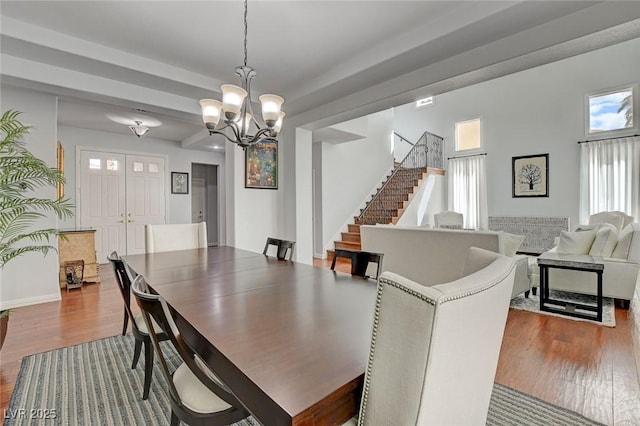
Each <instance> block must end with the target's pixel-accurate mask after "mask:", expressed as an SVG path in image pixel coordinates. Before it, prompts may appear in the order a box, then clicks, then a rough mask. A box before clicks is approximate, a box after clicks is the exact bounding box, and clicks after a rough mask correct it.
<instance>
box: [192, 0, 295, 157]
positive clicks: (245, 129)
mask: <svg viewBox="0 0 640 426" xmlns="http://www.w3.org/2000/svg"><path fill="white" fill-rule="evenodd" d="M236 74H237V75H238V76H239V77H240V79H241V81H242V87H239V86H236V85H233V84H223V85H222V86H220V89H221V91H222V102H220V101H218V100H215V99H202V100H200V105H201V106H202V120H203V121H204V124H205V126H206V127H207V129H208V130H209V134H210V135H213V134H219V135H222V136H224V137H225V138H227V140H228V141H230V142H232V143H235V144H237V145H239V146H241V147H242V149H245V150H246V149H247V147H248V146H251V145H255V144H257V143H262V142H278V140H277V139H276V137H277V136H278V132H280V129H281V128H282V120H283V119H284V116H285V113H284V112H283V111H281V108H282V104H283V103H284V99H283V98H282V97H280V96H278V95H262V96H260V97H259V99H260V102H261V104H262V119H263V120H264V125H263V126H262V127H261V126H260V124H259V123H258V121H257V120H256V118H255V115H254V114H253V110H252V108H251V88H250V86H251V80H252V79H253V78H254V77H255V76H256V72H255V70H254V69H253V68H251V67H250V66H247V0H245V1H244V65H241V66H238V67H236ZM223 113H224V117H222V115H223ZM221 117H222V118H223V124H221V125H220V126H218V123H219V121H220V118H221ZM252 124H253V126H252ZM251 127H254V129H253V130H254V131H255V134H251V133H250V132H251V131H252V129H251ZM226 129H230V130H231V132H230V133H232V136H231V137H230V136H229V134H228V133H229V132H226V131H225V130H226Z"/></svg>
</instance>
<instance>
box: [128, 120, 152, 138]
mask: <svg viewBox="0 0 640 426" xmlns="http://www.w3.org/2000/svg"><path fill="white" fill-rule="evenodd" d="M129 129H130V130H131V132H133V134H134V135H136V136H137V137H141V136H144V135H145V134H146V133H147V132H148V131H149V128H148V127H146V126H143V125H142V121H138V120H136V125H135V126H129Z"/></svg>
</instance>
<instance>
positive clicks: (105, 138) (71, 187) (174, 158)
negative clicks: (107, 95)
mask: <svg viewBox="0 0 640 426" xmlns="http://www.w3.org/2000/svg"><path fill="white" fill-rule="evenodd" d="M152 131H153V130H152ZM152 131H150V134H151V132H152ZM58 140H60V142H61V143H62V146H63V148H64V155H65V157H64V160H65V161H64V165H65V177H66V179H67V183H66V185H65V196H67V197H69V198H71V201H72V202H75V199H76V194H77V189H76V164H77V160H76V146H81V147H85V148H91V149H95V150H97V151H109V150H115V151H119V152H120V151H121V152H124V151H126V152H135V153H147V154H151V155H164V156H167V169H166V170H167V176H166V182H165V188H167V194H166V195H167V203H168V217H167V223H191V197H190V196H189V195H184V194H171V190H170V188H171V172H186V173H189V179H191V178H192V177H193V176H192V174H191V164H192V163H199V164H213V165H218V166H220V167H222V168H224V161H225V160H224V159H225V156H224V154H221V153H218V152H204V151H194V150H188V149H182V148H180V146H179V145H178V144H177V143H174V142H169V141H165V140H161V139H153V138H152V137H149V135H147V136H145V137H143V138H140V139H138V138H136V137H135V136H133V135H123V134H119V133H110V132H101V131H97V130H88V129H79V128H76V127H68V126H60V127H59V128H58ZM220 175H221V176H224V171H223V170H221V171H220ZM189 187H190V188H191V187H192V185H191V182H190V183H189ZM219 187H220V190H221V191H224V188H225V185H224V183H222V184H220V185H219ZM221 199H222V200H224V194H222V197H221ZM220 207H221V209H222V210H224V208H225V206H224V205H222V206H220ZM75 225H76V222H75V219H73V220H71V221H68V222H66V223H63V224H62V226H63V227H66V228H73V227H75ZM221 229H224V227H221ZM222 241H224V240H222Z"/></svg>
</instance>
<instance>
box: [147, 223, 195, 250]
mask: <svg viewBox="0 0 640 426" xmlns="http://www.w3.org/2000/svg"><path fill="white" fill-rule="evenodd" d="M145 242H146V245H147V253H158V252H162V251H173V250H189V249H195V248H204V247H207V223H206V222H200V223H178V224H167V225H146V226H145Z"/></svg>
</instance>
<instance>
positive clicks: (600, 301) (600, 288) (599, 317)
mask: <svg viewBox="0 0 640 426" xmlns="http://www.w3.org/2000/svg"><path fill="white" fill-rule="evenodd" d="M596 275H597V276H598V311H597V312H596V321H599V322H602V271H597V272H596Z"/></svg>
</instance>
